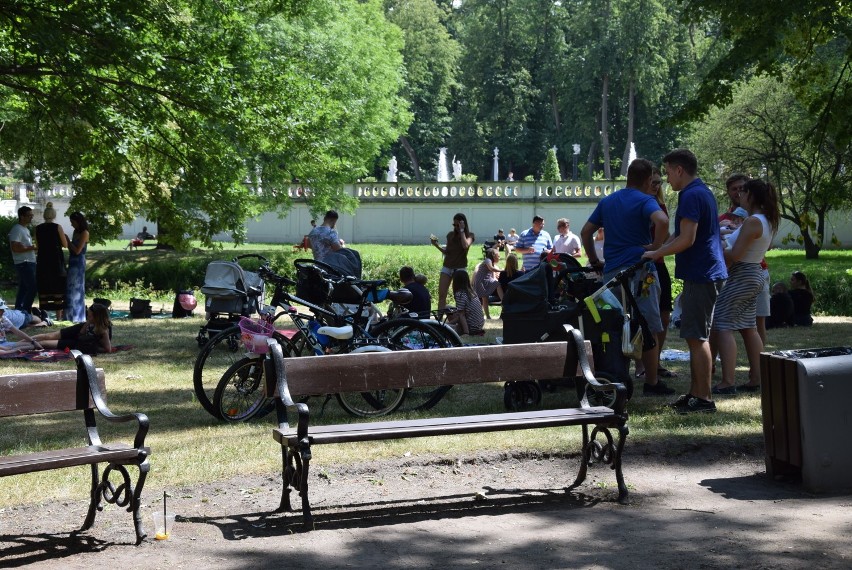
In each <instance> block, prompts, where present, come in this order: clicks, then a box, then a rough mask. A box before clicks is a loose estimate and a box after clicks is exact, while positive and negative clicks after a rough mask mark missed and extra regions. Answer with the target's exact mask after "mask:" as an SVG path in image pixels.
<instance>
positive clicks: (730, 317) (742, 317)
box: [710, 180, 779, 394]
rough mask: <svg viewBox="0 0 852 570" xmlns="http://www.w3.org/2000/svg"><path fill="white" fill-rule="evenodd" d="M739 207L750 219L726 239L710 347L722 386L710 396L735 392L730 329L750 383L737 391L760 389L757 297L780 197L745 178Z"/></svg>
mask: <svg viewBox="0 0 852 570" xmlns="http://www.w3.org/2000/svg"><path fill="white" fill-rule="evenodd" d="M740 206H742V207H744V208H745V209H746V210H747V211H748V213H749V217H748V218H746V219H745V221H744V222H743V224H742V226H740V228H739V229H738V230H737V231H735V232H734V233H733V234H731V235H730V236H729V237H728V244H729V247H728V248H727V249H725V261H726V262H727V263H728V265H729V268H728V280H727V281H726V282H725V286H724V287H723V288H722V291H721V292H720V293H719V297H718V299H717V300H716V307H715V309H714V311H713V324H712V326H711V330H710V344H711V348H712V349H714V353H715V351H716V350H718V352H719V358H720V359H721V361H722V382H721V383H720V384H718V385H716V386H714V387H713V393H714V394H736V393H737V386H736V385H735V384H734V370H735V368H736V365H737V343H736V341H735V340H734V331H739V332H740V335H741V336H742V338H743V344H744V345H745V349H746V355H747V356H748V362H749V381H748V382H747V383H745V384H742V385H741V386H740V387H739V388H740V389H741V390H744V391H747V392H754V391H757V390H759V389H760V351H761V350H763V341H762V340H761V339H760V335H759V334H758V332H757V312H756V309H757V306H756V299H757V295H758V294H759V293H760V291H761V290H762V288H763V284H764V277H763V271H762V269H761V267H760V262H761V260H762V259H763V256H764V255H766V251H767V250H768V249H769V246H770V245H771V244H772V238H773V237H774V235H775V233H776V232H777V231H778V220H779V213H778V198H777V195H776V193H775V188H774V187H773V186H772V185H771V184H769V183H767V182H764V181H762V180H749V181H748V182H746V184H745V187H744V188H743V189H742V190H741V191H740Z"/></svg>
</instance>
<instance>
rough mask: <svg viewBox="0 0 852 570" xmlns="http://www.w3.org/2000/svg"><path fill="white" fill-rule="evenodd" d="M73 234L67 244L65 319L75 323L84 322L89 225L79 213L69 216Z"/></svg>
mask: <svg viewBox="0 0 852 570" xmlns="http://www.w3.org/2000/svg"><path fill="white" fill-rule="evenodd" d="M70 219H71V225H72V226H73V227H74V234H73V235H72V236H71V242H70V243H69V244H68V284H67V287H66V293H65V297H66V305H67V309H68V312H67V314H66V315H65V318H66V319H68V320H69V321H72V322H75V323H82V322H84V321H85V320H86V250H87V249H88V246H89V223H88V222H87V221H86V217H85V216H84V215H83V214H81V213H80V212H74V213H73V214H71V216H70Z"/></svg>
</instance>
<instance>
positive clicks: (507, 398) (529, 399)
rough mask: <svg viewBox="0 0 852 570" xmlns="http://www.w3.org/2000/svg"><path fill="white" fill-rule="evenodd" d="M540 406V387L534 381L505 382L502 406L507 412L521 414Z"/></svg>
mask: <svg viewBox="0 0 852 570" xmlns="http://www.w3.org/2000/svg"><path fill="white" fill-rule="evenodd" d="M540 404H541V387H540V386H539V385H538V382H535V381H526V380H525V381H521V382H506V385H505V387H504V388H503V405H504V406H505V407H506V409H507V410H512V411H515V412H521V411H523V410H529V409H532V408H536V407H538V406H539V405H540Z"/></svg>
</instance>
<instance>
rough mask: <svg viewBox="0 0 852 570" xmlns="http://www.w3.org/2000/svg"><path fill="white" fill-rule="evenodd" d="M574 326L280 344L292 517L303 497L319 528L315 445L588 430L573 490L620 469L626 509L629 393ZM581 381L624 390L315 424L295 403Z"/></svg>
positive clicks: (269, 369) (273, 347)
mask: <svg viewBox="0 0 852 570" xmlns="http://www.w3.org/2000/svg"><path fill="white" fill-rule="evenodd" d="M566 328H567V329H568V333H569V339H570V340H569V341H568V342H553V343H537V344H514V345H488V346H473V347H462V348H446V349H432V350H414V351H404V352H375V353H362V354H344V355H332V356H321V357H305V358H285V357H284V355H283V352H282V350H281V347H280V345H278V344H277V343H275V342H274V341H270V343H269V345H270V352H269V354H268V356H267V359H266V362H265V366H266V373H265V374H264V376H265V378H266V379H267V384H266V389H267V394H268V395H269V396H270V397H274V398H275V406H276V413H277V415H278V424H279V425H278V428H277V429H275V430H274V431H273V436H274V438H275V441H276V442H278V443H279V444H280V445H281V452H282V475H283V487H282V491H281V503H280V506H279V510H281V511H289V510H291V505H290V493H291V491H293V490H295V491H297V492H298V493H299V495H300V496H301V499H302V515H303V522H304V524H305V526H306V527H307V528H309V529H310V528H313V517H312V514H311V506H310V499H309V493H308V492H309V485H308V474H309V468H310V462H311V458H312V455H313V447H314V446H317V445H322V444H327V443H346V442H356V441H376V440H385V439H400V438H409V437H426V436H436V435H451V434H464V433H478V432H495V431H507V430H521V429H534V428H549V427H557V426H581V427H582V430H583V443H582V449H581V455H582V457H581V460H580V465H579V472H578V474H577V477H576V479H575V480H574V482H573V484H572V485H571V486H570V488H574V487H576V486H578V485H580V484H581V483H582V482H583V481H584V480H585V478H586V469H587V466H588V465H590V464H591V463H592V462H593V461H601V462H603V463H606V464H608V465H609V466H610V467H611V468H612V469H613V471H614V472H615V480H616V483H617V485H618V500H619V501H620V502H626V500H627V486H626V485H625V483H624V476H623V474H622V471H621V455H622V450H623V448H624V443H625V439H626V437H627V434H628V429H627V413H626V411H625V405H626V403H627V391H626V389H625V387H624V386H623V385H622V384H604V383H599V382H598V381H597V380H596V379H595V377H594V374H593V373H592V370H591V368H590V366H589V361H588V357H587V353H586V350H585V344H584V341H583V337H582V335H580V333H579V331H577V330H575V329H572V328H571V327H568V326H566ZM575 376H577V377H578V378H577V381H578V382H585V383H586V384H587V385H588V387H589V391H591V393H593V394H594V393H609V395H610V396H612V393H613V392H614V393H615V397H614V398H611V400H612V401H613V404H612V407H605V406H592V405H590V404H589V402H588V399H587V398H585V397H584V398H583V400H582V401H581V404H580V406H579V407H569V408H561V409H556V410H533V411H523V412H507V413H495V414H485V415H474V416H457V417H433V418H420V419H410V420H396V421H394V420H390V421H380V422H364V423H351V424H340V425H320V426H311V425H310V411H309V409H308V406H307V404H304V403H296V402H295V401H294V398H298V397H299V396H307V395H311V394H317V393H329V394H333V393H338V392H359V391H364V392H367V391H372V390H382V389H387V390H392V389H404V388H414V387H420V386H441V385H449V384H453V385H455V384H481V383H489V382H508V381H531V380H535V379H537V378H559V377H575ZM288 410H290V411H293V412H295V420H296V422H295V424H291V423H290V421H289V417H288V415H287V412H288ZM590 427H591V429H590ZM613 432H614V433H613Z"/></svg>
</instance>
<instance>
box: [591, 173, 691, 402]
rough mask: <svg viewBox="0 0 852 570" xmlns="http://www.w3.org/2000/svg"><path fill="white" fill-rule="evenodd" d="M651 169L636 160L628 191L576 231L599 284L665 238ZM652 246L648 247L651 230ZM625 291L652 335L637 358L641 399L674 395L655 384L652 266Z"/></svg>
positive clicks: (655, 282)
mask: <svg viewBox="0 0 852 570" xmlns="http://www.w3.org/2000/svg"><path fill="white" fill-rule="evenodd" d="M653 172H654V165H653V164H652V163H651V162H650V161H648V160H645V159H644V158H637V159H636V160H634V161H633V162H631V163H630V166H628V167H627V187H626V188H622V189H621V190H619V191H618V192H614V193H613V194H610V195H609V196H607V197H605V198H603V199H602V200H601V201H600V202H598V205H597V207H595V209H594V211H593V212H592V215H591V216H589V220H588V221H587V222H586V224H585V225H584V226H583V229H582V230H581V231H580V236H581V239H582V240H583V246H584V247H585V249H586V255H587V256H588V257H589V263H591V264H592V267H595V268H598V269H602V270H603V278H604V281H609V280H610V279H612V278H613V277H614V276H615V275H616V274H617V273H618V272H619V271H621V270H622V269H626V268H628V267H630V266H632V265H635V264H637V263H639V262H640V261H641V260H642V254H644V253H645V251H647V250H648V249H652V250H653V249H657V248H659V247H660V246H661V245H662V244H663V242H664V241H665V240H666V238H667V237H668V230H669V217H668V216H667V215H666V214H665V213H664V212H663V210H662V209H661V208H660V205H659V204H658V203H657V199H656V198H655V197H654V195H653V194H654V193H653V189H652V187H651V175H652V174H653ZM652 225H653V226H654V236H655V240H654V241H653V243H652V241H651V226H652ZM598 228H605V230H606V240H604V259H605V260H606V262H605V263H603V264H602V263H601V261H600V259H598V256H597V252H596V251H595V245H594V238H595V232H597V231H598ZM630 290H631V291H633V292H636V291H641V293H639V294H637V296H636V303H637V305H638V306H639V310H640V311H641V312H642V316H643V317H645V320H646V321H647V322H648V328H649V330H650V331H651V333H652V334H653V335H654V341H655V346H654V348H652V349H650V350H646V351H644V352H643V353H642V362H643V364H644V365H645V386H644V387H643V390H642V392H643V394H645V395H646V396H666V395H670V394H674V390H673V389H672V388H669V387H668V386H666V385H665V384H664V383H663V382H661V381H658V380H657V368H658V366H657V364H658V360H659V351H660V345H661V343H660V337H659V335H660V333H661V332H663V323H662V321H661V319H660V284H659V279H658V278H657V269H656V267H654V264H653V263H647V264H645V267H643V268H642V269H640V270H638V271H636V273H635V274H634V275H633V277H632V278H631V280H630Z"/></svg>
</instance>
